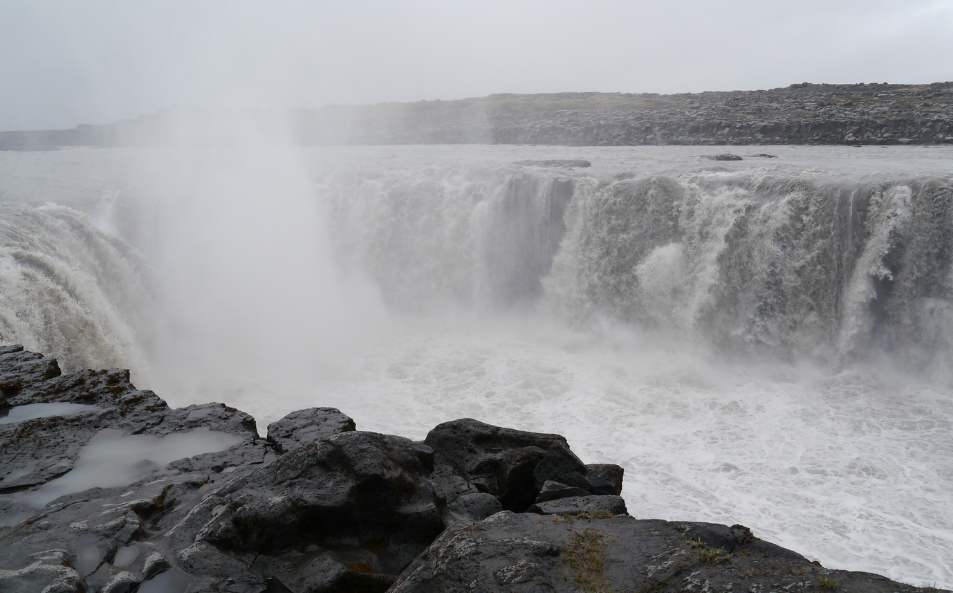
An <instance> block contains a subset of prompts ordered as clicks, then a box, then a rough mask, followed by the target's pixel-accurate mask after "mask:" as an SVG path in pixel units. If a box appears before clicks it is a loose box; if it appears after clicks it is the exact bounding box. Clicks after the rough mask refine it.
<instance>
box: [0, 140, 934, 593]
mask: <svg viewBox="0 0 953 593" xmlns="http://www.w3.org/2000/svg"><path fill="white" fill-rule="evenodd" d="M717 151H718V150H712V149H705V148H687V147H686V148H661V149H659V148H649V149H645V148H641V149H640V148H632V149H630V148H591V147H587V148H560V147H354V148H333V149H332V148H328V149H309V150H306V151H303V154H298V155H291V156H290V157H289V155H287V154H284V153H282V152H281V151H275V152H268V151H258V150H256V151H251V152H249V153H247V154H241V155H239V156H238V157H233V158H229V159H226V158H222V159H217V160H215V161H213V162H205V163H199V164H197V165H194V166H192V165H190V160H189V158H180V159H178V160H177V159H176V158H172V159H171V160H170V157H169V156H168V155H167V154H164V153H160V152H157V151H147V150H140V151H138V152H137V151H127V150H108V151H107V150H100V151H94V150H69V151H60V152H53V153H22V154H11V153H5V154H0V171H2V172H3V176H2V177H0V197H2V199H3V200H5V204H0V207H6V208H7V210H6V211H4V216H3V217H0V224H6V225H7V226H6V227H4V228H7V229H11V228H12V227H15V229H17V230H18V232H17V233H14V232H13V231H12V230H8V231H7V234H6V235H3V242H2V244H0V262H6V264H5V265H6V266H7V267H6V268H4V269H3V272H2V273H0V283H2V284H0V287H2V290H0V295H3V296H2V297H0V298H3V299H4V300H3V301H2V303H0V316H2V317H3V318H4V319H6V320H7V322H6V323H7V325H6V326H0V338H2V341H3V342H23V343H25V344H26V345H27V346H28V347H29V348H32V349H38V350H41V351H44V352H48V353H50V354H53V355H55V356H58V357H60V358H61V364H62V365H63V366H64V367H65V368H67V369H69V368H78V367H82V366H89V365H92V366H116V362H114V361H116V360H120V361H123V364H124V366H131V367H132V368H133V373H134V376H133V378H134V380H135V381H136V382H137V384H139V385H140V386H141V387H151V388H154V389H156V390H157V391H158V392H159V394H160V395H161V396H163V397H165V398H166V399H167V400H169V402H170V403H171V404H172V405H177V406H178V405H185V404H187V403H193V402H200V401H212V400H214V401H225V402H228V403H229V404H231V405H235V406H236V407H238V408H240V409H243V410H246V411H248V412H250V413H252V414H254V415H255V416H256V417H257V418H258V419H259V422H260V426H262V427H263V426H264V425H265V424H266V423H267V422H270V421H272V420H275V419H277V418H279V417H280V416H282V415H283V414H285V413H287V412H290V411H292V410H295V409H298V408H301V407H306V406H316V405H322V406H336V407H339V408H340V409H342V410H343V411H344V412H345V413H347V414H349V415H351V416H352V417H353V418H354V419H355V420H356V422H357V424H358V428H360V429H367V430H378V431H385V432H392V433H397V434H403V435H406V436H410V437H414V438H420V437H423V436H424V435H425V434H426V432H427V431H428V430H429V429H430V428H432V427H433V426H434V425H435V424H437V423H439V422H442V421H445V420H449V419H453V418H458V417H464V416H470V417H475V418H479V419H481V420H484V421H487V422H491V423H496V424H502V425H507V426H513V427H517V428H522V429H527V430H543V431H548V432H559V433H561V434H564V435H565V436H566V437H567V438H568V439H569V441H570V443H571V444H572V446H573V449H574V450H575V451H576V452H577V453H578V454H579V455H580V456H581V457H582V458H583V459H585V460H587V461H589V462H614V463H619V464H621V465H623V466H624V467H625V468H626V482H625V489H624V492H623V495H624V496H625V498H626V501H627V504H628V507H629V510H630V512H631V513H632V514H633V515H635V516H638V517H658V518H668V519H686V520H708V521H716V522H721V523H728V524H731V523H743V524H745V525H748V526H750V527H751V528H752V529H753V530H754V531H755V533H756V534H757V535H759V536H760V537H763V538H765V539H769V540H771V541H774V542H776V543H779V544H781V545H783V546H786V547H790V548H792V549H795V550H797V551H799V552H801V553H803V554H805V555H808V556H810V557H812V558H815V559H817V560H819V561H821V562H822V563H824V564H825V565H827V566H831V567H837V568H847V569H853V570H866V571H870V572H877V573H881V574H885V575H887V576H889V577H891V578H895V579H898V580H902V581H906V582H911V583H916V584H924V585H932V584H934V583H935V584H936V585H937V586H941V587H943V586H945V587H950V586H951V585H953V436H951V434H953V430H951V429H953V426H951V425H953V390H951V379H950V373H949V368H950V360H951V357H950V344H951V342H950V337H953V325H951V319H950V315H949V313H948V309H949V300H950V299H949V296H950V294H949V287H950V282H951V274H953V269H951V268H950V266H949V259H948V258H947V256H946V255H945V252H943V250H944V249H945V248H946V246H947V245H948V244H949V242H950V239H951V237H950V236H949V233H948V232H947V226H946V225H947V224H948V223H949V222H950V220H951V214H950V211H949V210H948V209H945V208H946V203H947V202H948V201H949V200H948V199H947V198H946V194H943V191H945V190H944V188H948V187H949V183H950V178H951V176H950V169H949V163H950V162H953V150H951V149H949V148H917V147H897V148H888V149H881V148H874V147H870V148H863V149H853V148H803V147H802V148H797V149H794V148H777V147H775V148H771V147H767V148H763V147H758V148H757V149H756V150H749V149H743V148H742V149H735V152H737V153H738V154H742V155H745V154H750V153H755V152H768V153H772V154H777V155H779V157H780V158H778V159H771V160H753V159H747V160H745V161H742V162H740V163H736V162H731V163H713V162H710V161H703V160H699V159H698V156H699V155H702V154H708V153H712V152H717ZM276 155H278V156H276ZM279 156H280V157H281V158H278V157H279ZM575 157H584V158H588V159H590V160H591V161H592V162H593V167H592V168H591V169H581V170H573V171H570V170H547V169H543V168H539V167H522V168H520V167H514V166H512V165H511V163H512V162H513V161H516V160H524V159H552V158H575ZM288 158H293V159H299V160H298V161H289V160H288ZM170 162H171V164H170ZM183 163H184V164H183ZM302 171H304V172H306V173H307V174H306V175H305V174H303V173H302ZM171 173H178V175H173V174H171ZM626 178H630V179H626ZM567 183H569V184H570V186H574V187H573V188H572V190H571V191H570V192H569V193H568V194H567V193H566V191H565V188H566V184H567ZM931 183H932V184H933V185H930V184H931ZM944 184H946V185H944ZM938 192H939V193H938ZM45 200H51V201H54V202H56V203H57V204H60V205H59V206H44V207H40V208H36V206H37V205H40V204H42V203H44V201H45ZM13 204H15V205H13ZM63 205H66V206H69V207H70V208H72V209H73V210H68V209H66V208H64V207H63ZM76 211H81V212H84V213H86V216H87V218H83V215H81V214H78V213H77V212H76ZM57 217H58V218H57ZM50 219H52V220H54V221H61V222H56V223H55V225H53V223H48V222H46V221H47V220H50ZM64 220H68V221H69V222H68V224H64V223H63V222H62V221H64ZM25 221H39V222H31V223H30V224H32V226H29V225H28V224H27V222H25ZM560 225H562V226H560ZM93 227H96V228H97V229H99V230H98V231H96V230H94V229H93ZM50 228H52V229H54V231H55V232H48V231H47V230H45V229H50ZM22 229H26V230H25V231H24V230H22ZM103 233H106V234H103ZM110 235H115V236H119V237H121V238H122V239H123V240H124V241H126V242H127V243H128V244H130V245H132V246H134V247H135V250H136V251H135V252H127V251H124V249H125V248H124V247H123V245H122V244H120V243H118V242H115V241H114V240H112V239H110V238H109V236H110ZM11 237H12V238H11ZM24 237H26V238H28V239H29V240H25V239H24ZM43 237H47V238H46V239H44V240H40V239H41V238H43ZM14 239H16V241H14ZM61 244H69V245H74V246H75V247H71V248H69V249H64V248H60V247H59V246H60V245H61ZM897 246H901V247H902V249H901V248H898V247H897ZM136 252H137V253H139V254H141V260H140V259H139V258H140V256H137V255H135V253H136ZM17 253H29V254H34V253H37V254H40V255H38V256H36V257H34V258H33V259H29V258H27V257H25V256H23V255H19V256H18V255H17ZM127 253H131V255H127ZM40 256H42V257H43V258H46V259H43V261H44V262H50V263H48V264H47V267H46V268H44V269H53V270H55V271H56V273H55V274H51V273H44V274H40V275H37V274H35V272H34V270H35V269H36V265H35V264H33V263H31V262H33V261H36V258H37V257H40ZM31 257H32V256H31ZM24 262H27V263H24ZM58 262H65V263H62V264H60V263H58ZM93 262H99V263H93ZM57 265H60V267H59V268H57V267H56V266H57ZM550 266H551V270H550V269H549V267H550ZM30 273H34V276H33V277H30V276H29V274H30ZM8 287H13V288H15V290H14V291H12V292H9V289H8ZM76 287H78V289H77V288H76ZM885 287H886V288H885ZM80 289H81V290H80ZM10 294H13V295H19V296H17V297H16V298H11V297H10V296H8V295H10ZM51 294H52V295H58V296H56V299H55V300H52V301H49V302H51V303H67V304H69V305H70V306H69V307H60V306H58V305H57V306H54V305H52V304H51V305H49V306H46V307H38V305H37V304H36V303H42V302H44V300H43V299H48V298H50V297H49V295H51ZM38 295H39V296H38ZM41 297H42V298H41ZM872 303H873V305H872ZM11 319H12V320H13V321H10V320H11ZM11 328H12V329H11ZM70 332H73V333H70ZM97 363H98V364H97Z"/></svg>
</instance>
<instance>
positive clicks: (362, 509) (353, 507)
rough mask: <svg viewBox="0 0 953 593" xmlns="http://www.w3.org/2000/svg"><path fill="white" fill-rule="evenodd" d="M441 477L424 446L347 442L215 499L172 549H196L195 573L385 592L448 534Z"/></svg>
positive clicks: (364, 436)
mask: <svg viewBox="0 0 953 593" xmlns="http://www.w3.org/2000/svg"><path fill="white" fill-rule="evenodd" d="M432 471H433V452H432V451H431V449H430V448H429V447H427V446H425V445H423V444H420V443H416V442H414V441H411V440H408V439H405V438H401V437H396V436H388V435H382V434H377V433H371V432H354V431H349V432H344V433H340V434H337V435H334V436H331V437H328V438H326V439H322V440H320V441H317V442H314V443H311V444H308V445H304V446H302V447H300V448H298V449H297V450H295V451H293V452H291V453H287V454H285V455H282V456H281V457H280V458H279V459H278V460H276V461H275V462H274V463H272V464H270V465H267V466H265V467H263V468H261V469H260V470H258V471H256V472H254V473H252V474H250V475H248V476H245V477H244V478H243V479H241V480H235V481H233V482H231V483H230V484H229V485H228V486H225V487H223V488H222V489H220V490H219V491H217V492H215V493H213V494H210V495H209V496H207V497H206V498H205V499H204V500H203V502H202V504H200V505H199V506H198V507H196V509H195V511H194V512H193V513H192V515H193V516H192V517H191V521H190V522H189V524H188V525H185V526H184V529H183V530H182V532H181V533H176V534H174V538H173V544H174V545H175V547H177V548H178V547H184V545H185V544H190V541H189V540H192V542H191V544H190V545H188V547H185V549H183V550H182V551H180V552H179V554H178V557H179V560H180V561H181V562H182V563H183V564H184V565H185V566H186V567H187V568H188V569H189V571H190V572H193V573H199V574H205V575H212V576H217V577H225V576H227V575H231V574H236V572H243V571H246V572H247V571H251V572H253V573H256V574H258V575H260V577H261V578H263V579H266V580H267V579H277V580H278V581H280V582H281V583H282V584H283V586H285V587H287V588H288V589H289V590H291V591H299V590H300V591H325V590H327V591H332V590H342V589H340V588H339V587H345V584H347V586H348V587H351V586H353V587H355V590H358V589H360V590H375V591H383V590H385V589H386V588H387V587H388V586H389V585H390V584H391V582H393V580H394V578H396V576H397V575H398V574H399V573H400V571H401V570H402V569H403V568H404V567H405V566H406V565H407V564H408V563H410V562H411V561H412V560H413V559H414V558H415V557H416V556H417V555H418V554H419V553H420V552H421V551H422V550H423V549H424V548H426V546H427V545H428V544H429V543H430V542H431V541H433V539H434V538H435V537H436V536H437V535H438V534H439V533H440V532H441V531H442V530H443V529H444V518H443V515H444V514H445V512H446V511H445V508H443V507H442V505H440V506H438V504H439V502H440V499H439V497H437V496H436V493H435V491H434V488H433V486H432V485H431V483H430V481H429V480H428V479H427V478H428V476H429V475H430V474H431V472H432ZM200 517H205V519H204V521H201V520H198V519H199V518H200ZM187 519H189V518H187ZM192 538H194V539H192ZM253 559H257V560H255V561H254V562H257V564H254V562H253ZM253 564H254V566H253ZM362 588H363V589H362Z"/></svg>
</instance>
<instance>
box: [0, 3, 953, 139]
mask: <svg viewBox="0 0 953 593" xmlns="http://www.w3.org/2000/svg"><path fill="white" fill-rule="evenodd" d="M946 80H953V0H890V1H888V0H798V1H796V2H787V1H783V2H782V1H777V0H720V1H718V2H714V1H712V0H655V1H651V2H649V1H642V0H629V1H621V0H586V1H582V0H575V1H572V2H569V1H563V0H545V1H542V0H541V1H535V0H527V1H519V0H508V1H497V0H480V1H479V2H474V1H472V0H469V1H466V2H462V1H461V2H458V1H453V0H403V1H401V2H397V1H394V2H372V1H363V2H362V1H357V0H350V1H345V0H335V1H310V2H305V1H300V2H295V1H284V0H267V1H265V0H261V1H260V2H250V1H244V0H220V1H213V0H205V1H203V0H187V1H183V0H162V1H151V0H113V1H107V0H83V1H77V0H0V130H12V129H43V128H46V129H49V128H65V127H73V126H75V125H77V124H79V123H106V122H109V121H113V120H115V119H119V118H127V117H136V116H138V115H140V114H142V113H150V112H154V111H156V110H158V109H160V108H163V107H167V106H169V105H173V104H188V105H202V106H230V107H256V108H276V107H277V108H280V107H320V106H321V105H324V104H328V103H338V104H340V103H379V102H387V101H416V100H421V99H459V98H463V97H470V96H482V95H487V94H490V93H504V92H511V93H543V92H560V91H621V92H659V93H672V92H686V91H691V92H695V91H703V90H732V89H759V88H772V87H778V86H787V85H789V84H791V83H793V82H802V81H811V82H842V83H850V82H906V83H924V82H935V81H946Z"/></svg>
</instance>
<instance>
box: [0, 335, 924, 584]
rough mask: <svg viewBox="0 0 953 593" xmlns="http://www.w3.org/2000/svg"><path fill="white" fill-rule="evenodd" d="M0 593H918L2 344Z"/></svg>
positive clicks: (461, 453)
mask: <svg viewBox="0 0 953 593" xmlns="http://www.w3.org/2000/svg"><path fill="white" fill-rule="evenodd" d="M0 392H2V396H0V397H2V399H0V406H2V407H0V414H3V416H2V417H0V525H2V527H0V591H3V592H24V593H26V592H44V593H66V592H72V593H81V592H90V593H92V592H103V593H129V592H132V591H139V592H141V593H150V592H152V593H156V592H158V591H162V592H166V593H185V592H186V591H189V592H192V593H198V592H213V591H215V592H223V593H224V592H228V593H261V592H272V593H273V592H289V591H290V592H293V593H318V592H322V593H323V592H327V593H331V592H341V593H344V592H383V591H388V590H390V591H395V592H397V591H401V592H410V591H415V592H416V591H421V592H424V591H427V592H451V591H486V592H491V591H493V592H497V591H499V592H523V591H526V592H529V591H540V592H543V591H545V592H563V591H564V592H567V593H568V592H571V591H585V592H609V591H619V592H622V591H629V592H635V591H643V592H648V591H653V592H654V591H658V592H662V591H709V590H716V589H717V590H735V591H763V592H767V591H792V592H793V591H818V590H822V591H823V590H833V589H838V590H841V591H884V592H888V591H890V592H898V591H899V592H911V591H921V590H922V589H918V588H915V587H911V586H909V585H903V584H900V583H895V582H892V581H889V580H887V579H886V578H884V577H880V576H877V575H871V574H864V573H851V572H845V571H837V570H828V569H825V568H823V567H822V566H820V565H819V564H817V563H816V562H810V561H808V560H806V559H805V558H803V557H801V556H800V555H798V554H796V553H795V552H792V551H789V550H785V549H783V548H780V547H778V546H775V545H773V544H770V543H768V542H765V541H762V540H759V539H758V538H757V537H755V535H754V534H752V533H751V531H750V530H749V529H748V528H746V527H743V526H740V525H734V526H731V527H727V526H723V525H713V524H706V523H689V522H666V521H658V520H639V519H635V518H633V517H630V516H629V515H628V512H627V509H626V507H625V502H624V501H623V500H622V498H621V497H620V496H619V495H620V493H621V489H622V468H621V467H619V466H616V465H611V464H596V465H593V464H585V463H584V462H583V461H581V460H580V459H579V458H578V457H577V456H576V455H575V454H574V453H573V452H572V451H571V449H570V447H569V444H568V443H567V442H566V439H565V438H564V437H562V436H560V435H556V434H540V433H531V432H524V431H519V430H513V429H508V428H500V427H496V426H490V425H487V424H484V423H482V422H479V421H476V420H472V419H463V420H455V421H452V422H446V423H444V424H441V425H439V426H437V427H436V428H434V429H433V430H432V431H431V432H430V434H429V435H428V436H427V438H426V439H425V440H424V441H423V442H416V441H412V440H410V439H406V438H403V437H398V436H391V435H384V434H377V433H372V432H363V431H358V430H356V427H355V425H354V422H353V421H352V420H351V419H350V418H348V417H347V416H345V415H344V414H342V413H341V412H339V411H338V410H334V409H330V408H313V409H309V410H300V411H297V412H294V413H292V414H290V415H288V416H286V417H285V418H283V419H282V420H279V421H278V422H275V423H273V424H271V425H269V427H268V433H267V438H261V437H260V436H259V435H258V433H257V430H256V426H255V421H254V419H252V418H251V417H250V416H248V415H247V414H244V413H243V412H240V411H239V410H236V409H233V408H229V407H228V406H225V405H222V404H214V403H213V404H204V405H193V406H189V407H187V408H181V409H171V408H169V407H168V406H167V405H166V403H165V402H164V401H162V400H161V399H159V397H158V396H156V395H155V394H154V393H152V392H150V391H141V390H138V389H136V388H135V387H134V386H133V385H132V384H131V383H130V381H129V373H128V371H123V370H107V371H91V370H87V371H81V372H77V373H71V374H68V375H61V374H60V370H59V366H58V365H57V363H56V361H55V360H53V359H50V358H46V357H43V356H41V355H39V354H35V353H31V352H27V351H24V350H23V348H22V347H19V346H7V347H0Z"/></svg>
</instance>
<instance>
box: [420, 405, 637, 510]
mask: <svg viewBox="0 0 953 593" xmlns="http://www.w3.org/2000/svg"><path fill="white" fill-rule="evenodd" d="M424 442H425V443H426V444H427V445H429V446H430V447H432V448H433V450H434V459H435V462H436V464H437V467H438V470H439V469H440V468H442V467H443V466H446V467H447V468H449V469H448V470H440V471H439V472H438V474H437V476H436V477H435V483H436V482H440V483H442V484H447V485H446V486H443V487H438V490H441V491H442V492H444V493H445V494H444V495H445V497H447V499H448V500H451V501H452V498H453V494H451V493H450V492H451V490H453V488H456V493H458V494H460V493H463V492H467V491H470V490H475V491H477V492H484V493H488V494H492V495H493V496H496V497H497V498H499V500H500V504H501V505H502V507H503V508H504V509H506V510H511V511H515V512H523V511H525V510H526V509H527V508H529V506H530V505H531V504H533V503H534V502H535V501H536V500H537V498H538V497H539V495H540V490H541V489H542V487H543V485H544V484H545V483H546V482H547V481H551V482H556V483H559V484H563V485H565V486H567V487H571V488H574V489H575V490H573V493H572V494H566V495H567V496H577V495H585V494H619V492H621V490H622V468H621V467H619V466H617V465H608V464H605V465H589V466H587V465H586V464H584V463H583V462H582V461H581V460H580V459H579V458H578V457H577V456H576V455H575V454H574V453H573V452H572V451H571V450H570V449H569V444H568V443H567V442H566V439H565V438H564V437H562V436H560V435H557V434H545V433H534V432H525V431H521V430H514V429H511V428H500V427H498V426H492V425H489V424H484V423H483V422H479V421H477V420H473V419H471V418H465V419H462V420H454V421H451V422H445V423H443V424H441V425H439V426H437V427H436V428H434V429H433V430H432V431H430V434H428V435H427V438H426V440H425V441H424ZM449 475H452V476H454V480H455V481H452V480H451V481H450V482H452V484H454V485H455V486H453V488H451V484H450V482H448V478H447V476H449ZM544 498H545V497H544Z"/></svg>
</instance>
